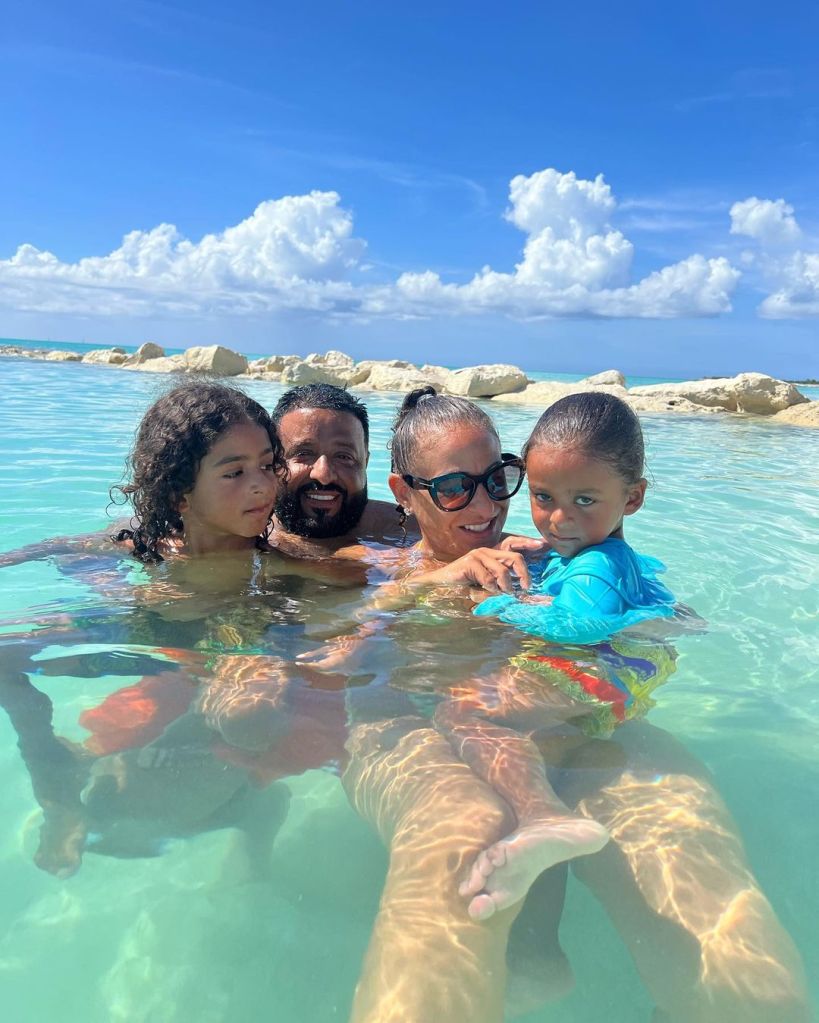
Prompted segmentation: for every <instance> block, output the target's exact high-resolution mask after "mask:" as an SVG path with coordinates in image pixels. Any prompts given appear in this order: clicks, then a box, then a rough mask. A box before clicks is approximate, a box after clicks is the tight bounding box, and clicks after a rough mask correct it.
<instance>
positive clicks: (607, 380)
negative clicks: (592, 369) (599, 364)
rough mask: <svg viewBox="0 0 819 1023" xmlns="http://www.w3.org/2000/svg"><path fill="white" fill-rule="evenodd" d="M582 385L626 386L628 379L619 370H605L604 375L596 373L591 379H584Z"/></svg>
mask: <svg viewBox="0 0 819 1023" xmlns="http://www.w3.org/2000/svg"><path fill="white" fill-rule="evenodd" d="M579 382H580V383H581V384H591V385H594V384H615V385H616V386H617V387H625V386H626V378H625V377H624V376H623V374H622V373H621V372H620V370H619V369H604V370H603V372H602V373H595V374H593V375H592V376H590V377H584V378H583V379H582V380H581V381H579Z"/></svg>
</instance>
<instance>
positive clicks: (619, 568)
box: [475, 392, 674, 644]
mask: <svg viewBox="0 0 819 1023" xmlns="http://www.w3.org/2000/svg"><path fill="white" fill-rule="evenodd" d="M523 456H524V458H525V460H526V471H527V474H528V477H529V493H530V495H531V506H532V520H533V522H534V524H535V526H536V527H537V529H538V532H539V533H540V534H541V535H542V536H543V538H544V539H545V540H546V541H547V542H548V544H549V546H550V547H551V550H550V551H549V553H548V555H547V557H546V558H545V560H544V561H543V562H542V563H541V564H540V565H539V566H537V567H536V569H535V570H534V572H533V580H534V585H533V587H532V591H531V593H530V594H528V595H525V596H523V597H512V596H507V595H503V596H498V597H490V598H489V599H488V600H485V601H484V602H483V603H482V604H480V605H479V606H478V607H477V608H476V609H475V613H476V614H479V615H496V616H498V617H499V618H501V619H502V620H503V621H507V622H509V623H510V624H513V625H516V626H518V628H520V629H522V630H523V631H524V632H528V633H530V634H531V635H535V636H539V637H542V638H544V639H551V640H553V641H555V642H560V643H567V642H568V643H580V644H585V643H597V642H600V641H602V640H604V639H607V638H608V637H609V636H611V635H612V634H613V633H616V632H619V631H620V630H622V629H624V628H627V627H628V626H630V625H635V624H637V623H638V622H641V621H644V620H645V619H648V618H660V617H670V616H671V615H673V613H674V596H673V594H672V593H671V592H670V591H669V590H668V589H667V587H665V586H664V585H663V584H662V583H661V582H660V581H659V580H658V579H657V574H658V572H662V571H663V570H664V566H663V565H662V564H661V563H660V562H659V561H655V560H653V559H650V558H644V557H641V556H640V555H639V554H637V553H635V551H633V550H632V548H631V547H629V545H628V544H627V543H626V542H625V540H624V539H623V519H624V518H625V516H627V515H633V514H634V513H635V512H636V511H638V510H639V509H640V508H641V507H642V504H643V499H644V496H645V490H646V481H645V479H644V477H643V459H644V448H643V436H642V431H641V430H640V424H639V422H638V420H637V417H636V416H635V415H634V413H633V412H632V411H631V409H630V408H629V407H628V406H627V405H626V403H625V402H623V401H621V400H620V399H619V398H615V397H614V396H613V395H609V394H603V393H598V392H588V393H584V394H574V395H569V396H568V397H566V398H563V399H561V400H560V401H558V402H556V403H555V404H554V405H552V406H551V407H550V408H549V409H547V410H546V412H544V413H543V415H542V416H541V418H540V420H539V421H538V423H537V425H536V426H535V429H534V431H533V433H532V436H531V437H530V438H529V440H528V441H527V442H526V446H525V448H524V451H523Z"/></svg>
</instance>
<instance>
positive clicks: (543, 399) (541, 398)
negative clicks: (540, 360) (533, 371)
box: [492, 380, 628, 410]
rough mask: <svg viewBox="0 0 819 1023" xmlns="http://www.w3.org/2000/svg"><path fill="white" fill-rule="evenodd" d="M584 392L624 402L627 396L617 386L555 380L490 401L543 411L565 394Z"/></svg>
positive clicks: (624, 390)
mask: <svg viewBox="0 0 819 1023" xmlns="http://www.w3.org/2000/svg"><path fill="white" fill-rule="evenodd" d="M584 391H603V392H604V393H605V394H614V395H616V396H617V397H618V398H622V399H623V400H624V401H625V400H626V398H627V396H628V392H627V391H626V389H625V387H620V386H618V385H617V384H597V385H593V386H590V385H588V384H584V383H583V382H582V381H579V382H578V383H576V384H564V383H562V382H559V381H557V380H539V381H538V382H537V383H534V384H527V386H526V387H524V388H523V390H522V391H515V392H513V393H511V394H498V395H496V396H495V397H494V398H493V399H492V401H493V402H501V403H503V404H508V405H538V406H540V408H541V410H544V409H547V408H548V407H549V406H550V405H553V404H554V403H555V402H556V401H557V400H558V399H559V398H565V397H566V395H567V394H582V393H583V392H584Z"/></svg>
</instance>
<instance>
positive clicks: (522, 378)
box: [446, 364, 528, 398]
mask: <svg viewBox="0 0 819 1023" xmlns="http://www.w3.org/2000/svg"><path fill="white" fill-rule="evenodd" d="M527 383H528V378H527V376H526V374H525V373H524V372H523V370H522V369H518V367H517V366H508V365H503V364H496V365H492V366H469V367H468V368H467V369H457V370H454V371H453V372H452V373H450V374H449V376H448V377H447V379H446V391H447V394H457V395H460V396H461V397H464V398H492V397H494V396H495V395H496V394H512V393H514V392H516V391H522V390H523V389H524V387H526V385H527Z"/></svg>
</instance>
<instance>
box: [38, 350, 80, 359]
mask: <svg viewBox="0 0 819 1023" xmlns="http://www.w3.org/2000/svg"><path fill="white" fill-rule="evenodd" d="M43 358H44V359H45V361H46V362H82V355H81V354H80V353H79V352H64V351H60V350H59V349H55V350H54V351H53V352H46V353H45V355H44V356H43Z"/></svg>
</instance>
